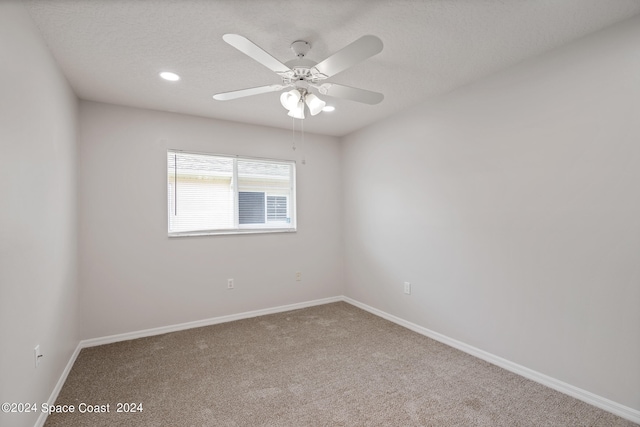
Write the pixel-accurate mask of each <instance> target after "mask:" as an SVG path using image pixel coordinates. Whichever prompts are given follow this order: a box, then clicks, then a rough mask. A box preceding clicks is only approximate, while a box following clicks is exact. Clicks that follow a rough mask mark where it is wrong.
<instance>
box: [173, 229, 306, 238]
mask: <svg viewBox="0 0 640 427" xmlns="http://www.w3.org/2000/svg"><path fill="white" fill-rule="evenodd" d="M295 232H297V229H295V228H274V229H264V228H261V229H246V230H207V231H184V232H176V233H171V232H170V233H168V234H167V236H168V237H171V238H172V237H196V236H232V235H242V234H273V233H295Z"/></svg>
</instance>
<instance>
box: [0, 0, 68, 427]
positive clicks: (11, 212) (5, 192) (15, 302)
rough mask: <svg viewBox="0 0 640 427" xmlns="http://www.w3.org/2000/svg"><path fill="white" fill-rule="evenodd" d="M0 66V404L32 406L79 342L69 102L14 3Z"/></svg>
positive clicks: (3, 9) (24, 417)
mask: <svg viewBox="0 0 640 427" xmlns="http://www.w3.org/2000/svg"><path fill="white" fill-rule="evenodd" d="M0 64H2V65H1V66H0V146H1V148H2V154H1V155H0V163H1V164H2V166H1V167H0V180H1V182H2V184H0V200H2V202H1V203H0V326H1V327H0V346H1V349H2V350H1V351H0V402H36V403H38V404H40V403H42V402H46V401H47V399H48V398H49V395H50V393H51V391H52V390H53V389H54V387H55V384H56V382H57V381H58V379H59V378H60V375H61V374H62V372H63V370H64V368H65V366H66V364H67V362H68V361H69V359H70V358H71V355H72V353H73V351H74V349H75V347H76V345H77V344H78V323H79V322H78V317H77V307H78V304H77V298H78V287H77V273H76V272H77V263H76V240H77V236H76V218H77V216H76V157H77V156H76V117H77V101H76V98H75V96H74V94H73V92H72V91H71V90H70V88H69V86H68V85H67V83H66V80H65V78H64V77H63V76H62V74H61V73H60V71H59V70H58V68H57V66H56V64H55V62H54V60H53V58H52V57H51V55H50V53H49V51H48V50H47V48H46V46H45V44H44V42H43V40H42V39H41V38H40V37H39V35H38V32H37V30H36V29H35V27H34V25H33V23H32V21H31V18H30V17H29V16H28V15H27V13H26V11H25V10H24V8H23V6H22V5H21V4H20V3H15V2H2V3H0ZM37 344H40V347H41V350H42V353H43V354H44V359H43V360H42V363H41V365H40V367H38V369H35V367H34V356H33V348H34V347H35V346H36V345H37ZM38 415H39V414H37V413H30V414H4V413H0V425H3V426H17V427H20V426H33V425H34V423H35V422H36V420H37V418H38Z"/></svg>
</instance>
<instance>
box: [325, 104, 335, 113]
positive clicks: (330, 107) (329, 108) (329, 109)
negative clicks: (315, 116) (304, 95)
mask: <svg viewBox="0 0 640 427" xmlns="http://www.w3.org/2000/svg"><path fill="white" fill-rule="evenodd" d="M335 109H336V107H333V106H331V105H327V106H326V107H324V108H323V109H322V111H324V112H326V113H330V112H332V111H333V110H335Z"/></svg>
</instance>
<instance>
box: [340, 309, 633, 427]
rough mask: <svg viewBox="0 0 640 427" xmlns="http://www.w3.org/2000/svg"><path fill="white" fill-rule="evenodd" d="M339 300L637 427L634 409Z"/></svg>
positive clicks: (381, 312)
mask: <svg viewBox="0 0 640 427" xmlns="http://www.w3.org/2000/svg"><path fill="white" fill-rule="evenodd" d="M342 300H343V301H345V302H347V303H349V304H352V305H354V306H356V307H358V308H361V309H363V310H365V311H368V312H369V313H371V314H374V315H376V316H378V317H382V318H383V319H386V320H389V321H391V322H393V323H396V324H398V325H400V326H404V327H405V328H407V329H410V330H412V331H414V332H417V333H419V334H421V335H424V336H426V337H429V338H432V339H434V340H436V341H439V342H441V343H443V344H446V345H448V346H451V347H453V348H456V349H458V350H461V351H463V352H465V353H467V354H470V355H472V356H475V357H477V358H479V359H482V360H484V361H486V362H489V363H491V364H493V365H496V366H499V367H501V368H504V369H506V370H507V371H511V372H513V373H515V374H518V375H521V376H523V377H525V378H528V379H530V380H532V381H535V382H537V383H540V384H542V385H545V386H547V387H549V388H552V389H554V390H557V391H559V392H561V393H564V394H567V395H569V396H571V397H575V398H576V399H579V400H582V401H583V402H586V403H588V404H590V405H593V406H595V407H598V408H600V409H603V410H605V411H607V412H611V413H612V414H615V415H617V416H619V417H622V418H625V419H627V420H629V421H633V422H634V423H637V424H640V411H638V410H636V409H633V408H629V407H628V406H624V405H621V404H619V403H617V402H614V401H612V400H609V399H607V398H605V397H602V396H598V395H597V394H594V393H591V392H589V391H587V390H583V389H581V388H578V387H575V386H573V385H571V384H568V383H565V382H563V381H560V380H558V379H555V378H553V377H550V376H548V375H545V374H542V373H540V372H537V371H534V370H532V369H529V368H527V367H524V366H522V365H518V364H517V363H513V362H511V361H509V360H507V359H503V358H502V357H499V356H496V355H494V354H491V353H488V352H486V351H484V350H480V349H479V348H476V347H473V346H470V345H468V344H465V343H463V342H460V341H458V340H455V339H453V338H449V337H447V336H446V335H442V334H440V333H438V332H435V331H432V330H430V329H427V328H424V327H422V326H419V325H416V324H415V323H411V322H409V321H407V320H404V319H401V318H399V317H396V316H394V315H392V314H389V313H386V312H384V311H382V310H378V309H377V308H373V307H370V306H368V305H366V304H363V303H361V302H359V301H356V300H354V299H351V298H349V297H343V298H342Z"/></svg>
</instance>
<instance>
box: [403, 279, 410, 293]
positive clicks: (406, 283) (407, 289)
mask: <svg viewBox="0 0 640 427" xmlns="http://www.w3.org/2000/svg"><path fill="white" fill-rule="evenodd" d="M404 293H405V294H407V295H411V283H409V282H404Z"/></svg>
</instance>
